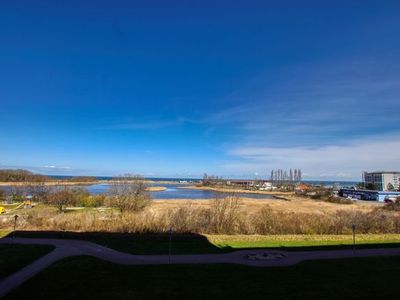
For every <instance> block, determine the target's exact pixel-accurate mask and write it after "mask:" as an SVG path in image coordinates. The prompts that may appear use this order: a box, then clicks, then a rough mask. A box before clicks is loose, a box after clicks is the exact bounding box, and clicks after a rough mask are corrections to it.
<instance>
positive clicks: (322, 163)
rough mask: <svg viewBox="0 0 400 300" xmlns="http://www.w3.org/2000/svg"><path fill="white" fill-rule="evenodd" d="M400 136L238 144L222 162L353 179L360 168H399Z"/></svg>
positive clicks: (253, 169) (254, 169) (228, 166)
mask: <svg viewBox="0 0 400 300" xmlns="http://www.w3.org/2000/svg"><path fill="white" fill-rule="evenodd" d="M399 149H400V136H386V137H380V138H379V137H375V138H370V137H369V138H367V139H357V140H353V141H352V142H348V143H345V144H342V145H337V144H332V145H325V146H318V147H267V146H265V147H255V146H242V147H241V146H239V147H236V148H234V149H232V150H231V151H229V154H230V155H231V156H232V160H231V161H229V162H226V163H225V164H223V167H224V168H225V169H228V170H230V171H243V170H246V172H248V173H249V174H250V173H254V172H263V173H265V172H266V171H267V170H271V169H274V168H301V169H303V171H305V175H306V176H307V177H308V178H313V179H318V178H333V179H356V178H360V175H361V171H362V170H378V169H386V170H393V169H394V170H396V169H400V156H399V154H398V150H399Z"/></svg>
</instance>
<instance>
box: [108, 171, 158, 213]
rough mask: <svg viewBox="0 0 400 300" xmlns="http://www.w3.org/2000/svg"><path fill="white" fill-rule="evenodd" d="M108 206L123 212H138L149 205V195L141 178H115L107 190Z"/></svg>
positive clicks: (129, 176)
mask: <svg viewBox="0 0 400 300" xmlns="http://www.w3.org/2000/svg"><path fill="white" fill-rule="evenodd" d="M109 194H110V198H109V205H110V206H112V207H116V208H119V209H120V210H121V212H123V211H140V210H143V209H144V208H145V207H146V206H148V205H149V204H150V200H151V197H150V193H149V192H148V191H147V184H146V181H145V179H144V178H143V177H140V176H132V175H125V176H124V177H119V178H115V179H114V180H113V182H112V184H111V187H110V190H109Z"/></svg>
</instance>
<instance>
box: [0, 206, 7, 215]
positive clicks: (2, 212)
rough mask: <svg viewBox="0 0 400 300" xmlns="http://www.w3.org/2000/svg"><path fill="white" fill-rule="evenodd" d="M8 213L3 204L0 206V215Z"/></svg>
mask: <svg viewBox="0 0 400 300" xmlns="http://www.w3.org/2000/svg"><path fill="white" fill-rule="evenodd" d="M4 213H6V209H5V208H4V207H3V206H0V215H1V214H4Z"/></svg>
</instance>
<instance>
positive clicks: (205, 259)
mask: <svg viewBox="0 0 400 300" xmlns="http://www.w3.org/2000/svg"><path fill="white" fill-rule="evenodd" d="M12 243H17V244H33V245H54V246H55V247H56V249H55V250H54V251H52V252H50V253H49V254H47V255H44V256H42V257H41V258H40V259H38V260H36V261H35V262H33V263H32V264H30V265H28V266H26V267H25V268H23V269H21V270H19V271H18V272H16V273H14V274H12V275H10V276H8V277H7V278H5V279H4V280H2V281H0V298H1V297H3V296H5V295H7V294H8V293H9V292H10V291H12V290H13V289H15V288H17V287H18V286H19V285H21V284H22V283H23V282H25V281H26V280H28V279H29V278H31V277H33V276H34V275H36V274H37V273H39V272H40V271H42V270H44V269H46V268H47V267H48V266H50V265H51V264H53V263H54V262H57V261H59V260H61V259H63V258H66V257H70V256H77V255H88V256H93V257H96V258H99V259H102V260H105V261H109V262H113V263H117V264H124V265H159V264H169V263H171V264H215V263H229V264H240V265H247V266H254V267H280V266H291V265H294V264H297V263H299V262H301V261H305V260H321V259H337V258H349V257H370V256H396V255H400V248H384V249H360V250H356V251H355V252H353V250H324V251H296V252H286V251H276V250H263V249H254V250H241V251H235V252H231V253H223V254H191V255H172V256H171V258H169V256H168V255H133V254H127V253H122V252H119V251H116V250H112V249H110V248H107V247H103V246H100V245H98V244H94V243H91V242H87V241H82V240H67V239H66V240H60V239H41V238H15V240H14V239H12V238H3V239H0V244H12Z"/></svg>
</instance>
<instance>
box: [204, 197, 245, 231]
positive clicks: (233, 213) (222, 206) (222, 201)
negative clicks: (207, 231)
mask: <svg viewBox="0 0 400 300" xmlns="http://www.w3.org/2000/svg"><path fill="white" fill-rule="evenodd" d="M221 196H222V197H221ZM240 204H241V201H240V198H239V196H238V195H237V194H235V193H230V194H228V195H225V196H223V195H220V194H216V195H215V199H214V200H212V201H211V206H210V210H209V212H210V223H209V224H210V226H211V230H212V231H213V232H215V233H222V232H224V233H234V232H235V225H236V224H237V220H238V219H239V209H240Z"/></svg>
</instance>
